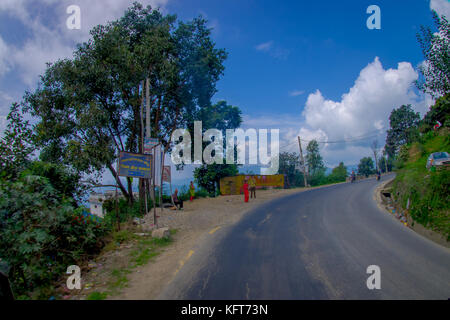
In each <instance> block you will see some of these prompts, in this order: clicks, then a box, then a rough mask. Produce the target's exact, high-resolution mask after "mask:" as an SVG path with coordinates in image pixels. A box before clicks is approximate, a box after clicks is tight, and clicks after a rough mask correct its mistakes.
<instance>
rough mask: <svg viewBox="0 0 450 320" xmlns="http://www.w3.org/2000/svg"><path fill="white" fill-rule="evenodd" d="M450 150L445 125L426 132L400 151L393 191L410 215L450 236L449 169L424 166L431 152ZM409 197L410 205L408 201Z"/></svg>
mask: <svg viewBox="0 0 450 320" xmlns="http://www.w3.org/2000/svg"><path fill="white" fill-rule="evenodd" d="M449 150H450V134H449V129H448V128H443V129H442V130H440V131H439V132H438V133H436V132H428V133H427V134H425V135H423V136H422V137H421V138H420V139H419V142H414V143H412V144H411V145H408V146H404V147H403V148H402V150H401V151H400V155H399V160H398V163H397V167H398V168H399V170H398V171H397V176H396V178H395V180H394V183H393V195H394V199H395V200H396V201H397V202H398V204H399V205H400V206H401V207H402V208H403V209H405V211H406V212H407V213H408V214H410V216H411V218H412V219H413V220H414V221H415V222H417V223H419V224H421V225H423V226H424V227H426V228H428V229H431V230H433V231H436V232H438V233H440V234H443V235H444V236H445V237H446V238H447V241H449V240H450V210H449V206H450V205H449V204H450V201H449V200H450V199H449V198H450V193H449V187H450V170H449V169H444V170H436V171H435V172H432V171H429V170H427V169H426V162H427V158H428V156H429V155H430V153H433V152H438V151H447V152H449ZM408 201H409V205H408Z"/></svg>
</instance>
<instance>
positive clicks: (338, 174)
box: [328, 162, 348, 183]
mask: <svg viewBox="0 0 450 320" xmlns="http://www.w3.org/2000/svg"><path fill="white" fill-rule="evenodd" d="M347 175H348V173H347V167H346V166H345V165H344V163H343V162H340V163H339V165H338V166H337V167H335V168H333V170H332V171H331V174H330V175H329V176H328V180H329V182H332V183H333V182H344V181H345V180H346V179H347Z"/></svg>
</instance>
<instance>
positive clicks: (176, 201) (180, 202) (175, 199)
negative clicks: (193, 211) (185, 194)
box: [172, 189, 183, 210]
mask: <svg viewBox="0 0 450 320" xmlns="http://www.w3.org/2000/svg"><path fill="white" fill-rule="evenodd" d="M172 199H173V203H174V204H175V206H176V207H177V208H178V206H179V208H178V209H179V210H183V200H181V199H179V198H178V189H175V192H174V193H173V195H172Z"/></svg>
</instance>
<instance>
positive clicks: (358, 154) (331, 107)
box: [244, 58, 432, 166]
mask: <svg viewBox="0 0 450 320" xmlns="http://www.w3.org/2000/svg"><path fill="white" fill-rule="evenodd" d="M417 78H418V74H417V72H416V71H415V70H414V68H413V67H412V65H411V64H410V63H408V62H400V63H399V64H398V65H397V68H391V69H385V68H383V65H382V63H381V62H380V59H379V58H375V59H374V61H372V62H371V63H369V64H368V65H367V66H366V67H365V68H363V69H362V70H361V72H360V74H359V76H358V78H357V79H356V80H355V83H354V85H353V86H352V87H351V88H350V89H349V91H348V92H347V93H344V94H343V95H342V98H341V99H340V100H339V101H333V100H330V99H327V98H326V97H325V96H324V94H323V93H322V92H321V91H320V90H316V91H315V92H313V93H310V94H309V95H308V98H307V101H306V104H305V106H304V109H303V112H302V113H301V114H300V115H298V116H292V115H275V116H270V117H269V116H261V117H257V118H253V119H251V118H249V117H244V125H245V126H246V127H254V128H276V127H278V128H280V138H281V141H280V145H281V147H280V148H281V151H290V152H292V151H298V144H297V143H296V139H297V136H300V137H301V138H302V140H307V141H309V140H312V139H315V140H318V141H322V142H328V143H322V144H321V152H322V155H323V156H324V158H325V160H326V161H327V164H328V165H329V166H332V165H337V164H338V163H339V162H340V161H345V162H346V163H348V164H355V163H357V162H358V161H359V159H360V158H362V157H364V156H370V154H371V150H370V143H371V142H372V141H373V140H375V139H377V140H378V142H379V145H383V142H384V140H385V132H386V130H387V129H388V128H389V115H390V113H391V111H392V109H394V108H398V107H399V106H401V105H403V104H411V105H412V106H413V109H414V110H415V111H418V112H421V114H422V115H423V114H424V113H425V112H427V110H428V107H429V106H430V105H431V104H432V100H431V99H430V98H429V97H422V96H418V95H417V94H416V93H415V92H414V81H415V80H416V79H417ZM346 141H347V142H346ZM302 145H303V148H306V145H307V142H302ZM284 146H285V148H283V147H284Z"/></svg>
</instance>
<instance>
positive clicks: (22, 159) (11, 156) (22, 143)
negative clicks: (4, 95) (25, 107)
mask: <svg viewBox="0 0 450 320" xmlns="http://www.w3.org/2000/svg"><path fill="white" fill-rule="evenodd" d="M6 119H7V120H8V125H7V127H6V130H5V131H4V133H3V137H2V138H1V139H0V179H5V180H12V179H16V178H17V176H18V174H19V172H21V171H22V170H23V169H24V168H25V167H26V166H27V165H28V163H29V161H30V155H32V153H33V151H34V148H33V145H32V142H33V133H32V130H31V129H30V127H29V123H28V121H24V120H23V116H22V114H21V113H20V111H19V105H18V104H17V103H14V104H13V105H12V106H11V109H10V112H9V114H8V117H7V118H6Z"/></svg>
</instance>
